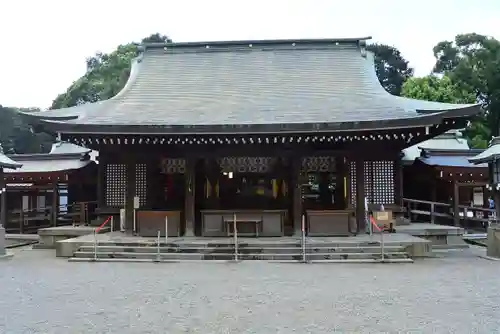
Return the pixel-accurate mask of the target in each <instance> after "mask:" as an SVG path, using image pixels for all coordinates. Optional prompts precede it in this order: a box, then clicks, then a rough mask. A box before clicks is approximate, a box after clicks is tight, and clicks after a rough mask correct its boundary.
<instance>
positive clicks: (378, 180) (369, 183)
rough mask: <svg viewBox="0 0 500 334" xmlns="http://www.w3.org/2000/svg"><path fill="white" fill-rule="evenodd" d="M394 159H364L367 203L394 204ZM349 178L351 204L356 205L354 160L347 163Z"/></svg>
mask: <svg viewBox="0 0 500 334" xmlns="http://www.w3.org/2000/svg"><path fill="white" fill-rule="evenodd" d="M394 164H395V162H394V161H389V160H383V161H364V163H363V173H364V179H365V180H364V188H365V196H366V198H367V199H368V203H372V204H385V205H387V204H394V203H395V198H394V197H395V183H394V171H395V168H394ZM349 179H350V189H351V198H350V200H351V205H352V206H353V207H355V206H356V162H354V161H351V162H350V163H349Z"/></svg>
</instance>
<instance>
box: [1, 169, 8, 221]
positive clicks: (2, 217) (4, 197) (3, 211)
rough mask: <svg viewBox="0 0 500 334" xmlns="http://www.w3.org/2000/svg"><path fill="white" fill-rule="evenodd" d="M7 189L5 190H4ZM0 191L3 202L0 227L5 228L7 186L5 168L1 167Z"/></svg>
mask: <svg viewBox="0 0 500 334" xmlns="http://www.w3.org/2000/svg"><path fill="white" fill-rule="evenodd" d="M4 189H5V191H4ZM0 191H1V193H2V194H1V195H0V197H1V199H0V201H1V204H0V227H1V226H3V227H4V228H5V227H6V226H7V187H6V185H5V178H4V174H3V168H0Z"/></svg>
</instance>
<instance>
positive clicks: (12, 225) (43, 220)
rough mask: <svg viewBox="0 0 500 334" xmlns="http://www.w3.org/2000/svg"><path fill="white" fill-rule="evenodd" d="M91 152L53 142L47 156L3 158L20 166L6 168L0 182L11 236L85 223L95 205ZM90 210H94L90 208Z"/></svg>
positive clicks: (24, 155)
mask: <svg viewBox="0 0 500 334" xmlns="http://www.w3.org/2000/svg"><path fill="white" fill-rule="evenodd" d="M91 153H92V152H91V150H90V149H87V148H84V147H78V146H77V145H74V144H70V143H55V144H53V146H52V149H51V151H50V153H42V154H12V155H8V156H6V157H7V158H9V159H12V160H14V161H16V162H19V163H20V164H22V166H20V167H18V168H15V169H13V168H5V169H4V174H3V177H2V180H3V182H4V184H5V189H6V192H7V197H8V202H9V204H8V205H7V207H6V208H7V212H8V216H7V223H6V224H5V228H6V229H7V231H9V232H10V233H25V232H35V231H36V230H37V229H38V228H41V227H48V226H56V225H57V224H71V223H72V222H74V221H75V220H77V221H80V220H82V219H83V220H85V221H88V218H89V217H88V211H89V210H88V209H89V206H95V205H96V196H97V182H96V176H97V165H96V163H95V162H94V161H92V159H91ZM91 211H93V208H91Z"/></svg>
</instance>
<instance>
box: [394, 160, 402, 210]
mask: <svg viewBox="0 0 500 334" xmlns="http://www.w3.org/2000/svg"><path fill="white" fill-rule="evenodd" d="M403 196H404V193H403V164H402V161H401V158H399V157H398V158H397V159H396V161H395V163H394V204H396V205H398V206H400V207H403Z"/></svg>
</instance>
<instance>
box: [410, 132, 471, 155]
mask: <svg viewBox="0 0 500 334" xmlns="http://www.w3.org/2000/svg"><path fill="white" fill-rule="evenodd" d="M423 149H431V150H432V149H434V150H442V149H445V150H446V149H447V150H456V151H462V152H463V151H464V150H469V143H468V142H467V139H465V138H463V135H462V132H460V131H459V130H450V131H447V132H445V133H443V134H442V135H439V136H436V137H435V138H432V139H429V140H426V141H423V142H421V143H418V144H416V145H413V146H410V147H408V148H406V149H404V150H403V158H402V159H403V161H404V162H410V163H412V162H413V161H415V159H417V158H418V157H420V156H421V151H422V150H423Z"/></svg>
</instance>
